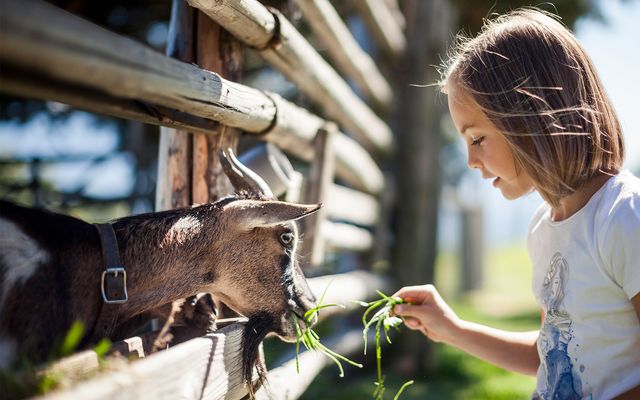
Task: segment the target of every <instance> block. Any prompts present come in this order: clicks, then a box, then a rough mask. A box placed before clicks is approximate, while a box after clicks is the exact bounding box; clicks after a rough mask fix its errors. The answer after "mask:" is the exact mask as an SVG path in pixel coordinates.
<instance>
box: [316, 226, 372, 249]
mask: <svg viewBox="0 0 640 400" xmlns="http://www.w3.org/2000/svg"><path fill="white" fill-rule="evenodd" d="M320 236H321V238H322V239H323V240H324V243H325V246H326V247H327V249H328V250H331V251H332V252H334V253H335V252H340V251H355V252H366V251H369V250H371V249H372V248H373V243H374V241H373V234H372V233H371V232H369V231H368V230H366V229H363V228H358V227H357V226H354V225H350V224H344V223H339V222H331V221H324V223H323V224H322V226H321V227H320Z"/></svg>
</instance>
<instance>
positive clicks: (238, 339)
mask: <svg viewBox="0 0 640 400" xmlns="http://www.w3.org/2000/svg"><path fill="white" fill-rule="evenodd" d="M244 326H245V325H244V323H236V324H233V325H230V326H228V327H225V328H222V329H220V330H219V331H218V332H216V333H213V334H210V335H206V336H203V337H200V338H196V339H192V340H189V341H187V342H184V343H181V344H179V345H177V346H175V347H172V348H170V349H168V350H164V351H161V352H158V353H155V354H152V355H151V356H149V357H147V358H144V359H141V360H138V361H136V362H132V363H130V364H128V365H126V366H124V367H122V368H121V369H119V370H117V371H114V372H108V373H104V374H102V375H101V376H99V377H97V378H95V379H93V380H91V381H87V382H83V383H80V384H78V385H76V386H75V387H73V388H71V389H69V390H66V391H63V392H58V393H55V392H54V393H52V394H50V395H48V396H46V397H45V399H55V400H63V399H64V400H66V399H69V400H76V399H88V400H97V399H115V398H117V399H132V400H133V399H201V398H205V399H242V398H243V397H244V396H245V395H246V394H247V390H246V387H245V386H244V384H243V382H242V366H241V363H240V360H241V358H242V357H241V354H242V332H243V330H244Z"/></svg>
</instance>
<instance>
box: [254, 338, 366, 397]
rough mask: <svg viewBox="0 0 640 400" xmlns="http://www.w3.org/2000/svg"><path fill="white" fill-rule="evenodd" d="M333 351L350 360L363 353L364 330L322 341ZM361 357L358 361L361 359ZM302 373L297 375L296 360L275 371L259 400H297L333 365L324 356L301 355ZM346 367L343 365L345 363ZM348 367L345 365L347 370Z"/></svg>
mask: <svg viewBox="0 0 640 400" xmlns="http://www.w3.org/2000/svg"><path fill="white" fill-rule="evenodd" d="M322 341H323V342H326V345H327V346H329V347H330V348H331V349H332V350H334V351H336V352H337V353H339V354H342V355H345V356H349V355H351V354H354V353H356V352H362V346H363V341H362V330H361V329H351V330H349V331H346V332H340V334H339V335H335V336H333V337H330V338H328V340H326V341H325V340H324V339H323V340H322ZM359 358H361V357H357V358H356V359H359ZM299 362H300V372H299V373H298V371H296V360H295V358H292V359H290V360H289V361H287V362H285V363H284V364H282V365H281V366H279V367H277V368H274V369H272V370H271V371H269V373H268V374H267V384H266V385H265V386H264V387H263V388H261V389H260V390H259V391H258V392H257V393H256V399H257V400H267V399H268V400H271V399H279V400H284V399H297V398H298V397H300V396H301V395H302V394H303V393H304V392H305V390H306V389H307V387H309V385H310V384H311V382H313V380H314V379H315V377H316V376H317V375H318V374H319V373H320V371H322V369H323V368H324V367H326V366H328V365H330V364H333V361H332V360H331V359H330V358H329V357H327V356H325V355H324V354H323V353H321V352H316V351H308V350H307V351H304V352H302V353H301V354H300V355H299ZM343 365H344V363H343ZM346 366H347V365H345V367H346Z"/></svg>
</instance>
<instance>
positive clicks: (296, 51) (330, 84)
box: [187, 0, 393, 152]
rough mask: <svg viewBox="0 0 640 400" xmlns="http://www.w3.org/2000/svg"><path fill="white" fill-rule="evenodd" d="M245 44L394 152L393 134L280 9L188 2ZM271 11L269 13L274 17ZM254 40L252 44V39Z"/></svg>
mask: <svg viewBox="0 0 640 400" xmlns="http://www.w3.org/2000/svg"><path fill="white" fill-rule="evenodd" d="M187 1H188V2H189V4H190V5H192V6H193V7H196V8H199V9H200V10H202V11H203V12H205V13H206V14H207V15H209V16H210V17H211V18H212V19H214V20H215V21H216V22H218V23H219V24H220V25H222V26H223V27H224V28H225V29H227V30H228V31H229V32H231V33H232V34H233V35H235V36H236V37H237V38H238V39H240V40H246V41H245V43H246V44H248V45H251V43H256V44H257V45H256V46H254V48H255V49H256V50H258V51H259V52H260V54H261V55H262V56H263V57H264V58H265V60H267V61H268V62H269V63H270V64H271V65H273V66H274V67H275V68H277V69H278V70H279V71H280V72H282V73H283V74H284V75H285V76H286V77H287V78H289V79H290V80H291V81H292V82H294V83H295V84H296V85H297V87H298V88H299V89H300V90H301V91H302V92H303V93H304V94H306V95H307V96H308V97H309V98H310V99H312V100H313V101H314V102H315V103H316V104H318V105H319V106H320V107H321V108H322V109H323V111H324V112H325V113H326V114H327V116H328V117H330V118H332V119H335V120H336V121H337V122H339V123H340V124H341V125H342V126H344V127H345V128H346V129H347V130H348V131H349V132H350V133H351V134H353V135H354V136H355V137H356V138H357V139H358V140H359V141H360V143H362V144H363V145H365V146H367V147H368V148H370V149H376V150H378V151H383V152H388V151H391V150H392V148H393V138H392V135H391V130H390V129H389V127H388V126H387V125H386V123H384V122H383V121H382V120H381V119H380V118H379V117H378V116H377V115H376V114H375V113H374V112H373V111H371V109H370V108H369V107H367V106H366V104H364V102H363V101H362V100H360V98H358V96H356V94H355V93H354V92H353V91H352V90H351V88H349V85H348V84H347V83H346V82H345V81H344V79H342V77H341V76H340V75H339V74H338V73H337V72H336V71H335V70H334V69H333V68H332V67H331V66H330V65H329V64H327V62H326V61H324V59H323V58H322V57H321V56H320V55H319V54H318V53H317V52H316V51H315V49H314V48H313V47H312V46H311V45H310V44H309V42H307V40H306V39H305V38H304V37H303V36H302V35H301V34H300V33H299V32H298V31H297V30H296V29H295V27H293V25H291V23H290V22H289V21H288V20H287V19H286V18H285V17H284V16H283V15H282V14H280V13H279V12H278V11H277V10H275V9H270V10H267V9H266V8H265V7H264V6H263V5H262V4H261V3H260V2H258V1H257V0H247V1H241V2H238V1H233V0H187ZM269 11H270V13H269ZM249 34H253V35H255V37H252V38H251V39H249V40H247V35H249Z"/></svg>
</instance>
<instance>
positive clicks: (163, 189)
mask: <svg viewBox="0 0 640 400" xmlns="http://www.w3.org/2000/svg"><path fill="white" fill-rule="evenodd" d="M194 18H195V16H194V12H193V10H192V9H190V8H189V7H188V6H186V5H185V4H184V2H183V1H181V0H173V1H172V4H171V21H170V25H169V37H168V39H167V49H166V52H167V55H168V56H170V57H174V58H176V59H178V60H181V61H186V62H191V61H193V59H194V45H193V34H192V32H193V24H194ZM191 143H192V137H191V135H189V134H188V132H187V131H184V130H177V129H172V128H166V127H161V128H160V144H159V147H158V177H157V183H156V205H155V209H156V211H161V210H169V209H173V208H178V207H186V206H188V205H190V204H192V200H193V198H192V195H191V165H190V164H191V160H192V151H191Z"/></svg>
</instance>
